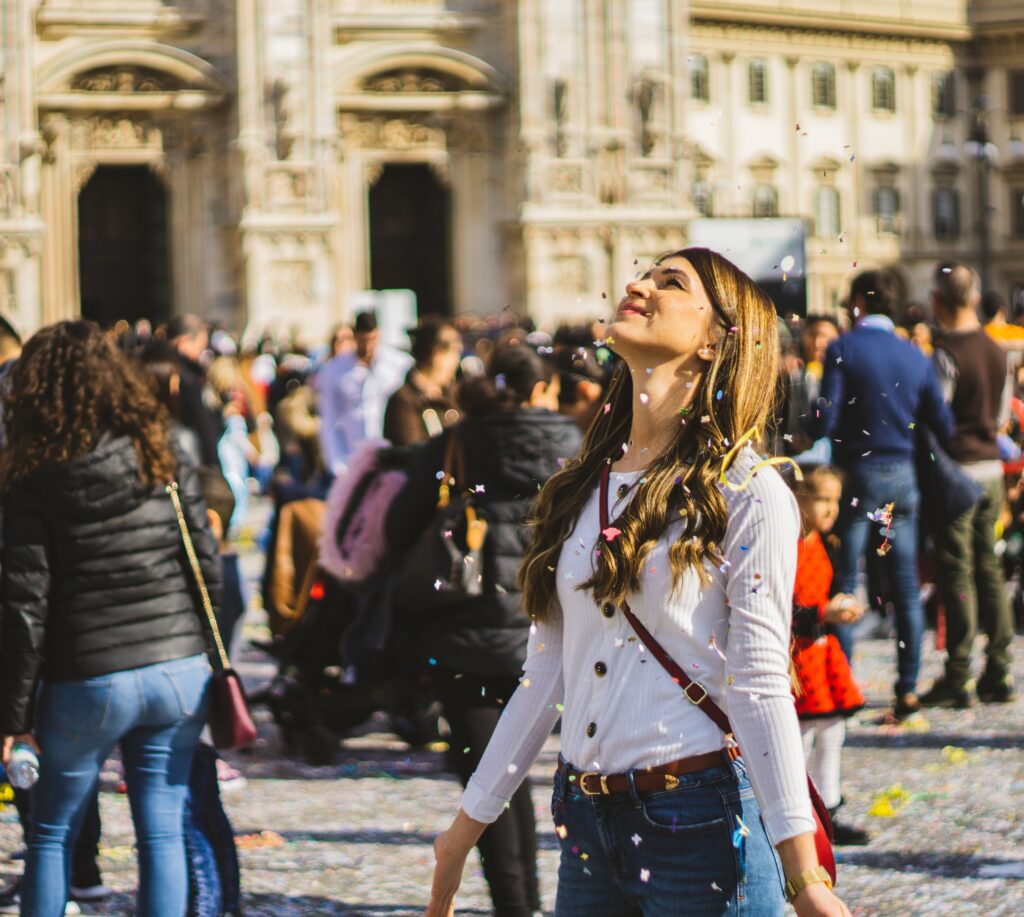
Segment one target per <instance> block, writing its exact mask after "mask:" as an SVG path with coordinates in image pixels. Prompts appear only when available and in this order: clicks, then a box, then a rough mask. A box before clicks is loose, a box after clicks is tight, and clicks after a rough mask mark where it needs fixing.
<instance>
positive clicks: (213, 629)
mask: <svg viewBox="0 0 1024 917" xmlns="http://www.w3.org/2000/svg"><path fill="white" fill-rule="evenodd" d="M167 494H168V496H169V497H170V498H171V503H173V504H174V512H175V513H176V514H177V516H178V528H179V529H180V530H181V541H182V544H184V545H185V554H186V556H187V557H188V562H189V566H190V567H191V568H192V576H193V577H195V581H196V586H198V587H199V597H200V599H201V600H202V604H203V611H205V612H206V619H207V621H208V622H209V624H210V633H212V634H213V642H214V643H215V644H216V645H217V656H218V658H219V659H220V664H221V668H223V669H224V670H225V671H227V670H228V669H230V668H231V662H230V661H229V660H228V654H227V653H226V652H225V651H224V643H223V641H222V640H221V639H220V628H219V627H218V626H217V617H216V615H214V613H213V602H211V601H210V593H209V591H207V588H206V578H205V577H204V576H203V570H202V568H201V567H200V566H199V558H198V557H197V556H196V549H195V545H193V544H192V536H191V535H190V534H189V531H188V523H187V522H186V521H185V513H184V512H183V511H182V508H181V498H180V497H179V496H178V482H177V481H171V483H170V484H168V485H167Z"/></svg>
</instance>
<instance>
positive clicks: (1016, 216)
mask: <svg viewBox="0 0 1024 917" xmlns="http://www.w3.org/2000/svg"><path fill="white" fill-rule="evenodd" d="M1010 212H1011V213H1012V214H1013V234H1014V236H1016V237H1017V238H1018V239H1024V186H1018V187H1016V188H1011V189H1010Z"/></svg>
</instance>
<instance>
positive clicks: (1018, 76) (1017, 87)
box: [1009, 70, 1024, 115]
mask: <svg viewBox="0 0 1024 917" xmlns="http://www.w3.org/2000/svg"><path fill="white" fill-rule="evenodd" d="M1009 80H1010V93H1009V94H1010V114H1011V115H1024V70H1011V71H1010V74H1009Z"/></svg>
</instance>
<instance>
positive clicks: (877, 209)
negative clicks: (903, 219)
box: [872, 186, 900, 234]
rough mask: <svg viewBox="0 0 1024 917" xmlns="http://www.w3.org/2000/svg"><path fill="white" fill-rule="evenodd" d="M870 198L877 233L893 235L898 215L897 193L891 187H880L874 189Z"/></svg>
mask: <svg viewBox="0 0 1024 917" xmlns="http://www.w3.org/2000/svg"><path fill="white" fill-rule="evenodd" d="M872 198H873V199H872V210H874V213H875V227H876V229H877V231H878V232H879V234H892V233H895V232H896V231H897V221H898V220H899V215H900V193H899V191H897V190H896V189H895V188H893V187H891V186H882V187H879V188H875V191H874V194H873V195H872Z"/></svg>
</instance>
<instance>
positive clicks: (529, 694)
mask: <svg viewBox="0 0 1024 917" xmlns="http://www.w3.org/2000/svg"><path fill="white" fill-rule="evenodd" d="M564 693H565V691H564V679H563V675H562V622H561V618H558V619H556V620H553V621H550V622H547V623H543V624H534V625H533V626H532V627H531V628H530V643H529V648H528V650H527V657H526V664H525V665H524V666H523V677H522V679H520V682H519V687H518V688H516V691H515V693H514V694H513V695H512V697H511V698H510V699H509V702H508V706H507V707H506V708H505V712H504V713H503V714H502V715H501V719H499V720H498V726H497V728H496V729H495V730H494V733H493V735H492V736H491V740H490V741H489V742H488V743H487V750H486V751H485V752H484V754H483V757H482V758H481V760H480V765H479V767H477V769H476V772H475V773H474V774H473V776H472V777H470V780H469V785H468V786H467V787H466V791H465V793H464V794H463V796H462V805H461V807H460V808H459V811H458V813H457V814H456V816H455V820H454V821H453V822H452V824H451V826H450V827H449V828H448V830H447V831H445V832H444V833H443V834H441V835H439V836H438V838H437V840H436V841H434V856H435V858H436V861H437V863H436V866H435V867H434V881H433V885H432V887H431V891H430V906H429V907H428V908H427V912H426V914H427V917H448V915H449V914H451V913H453V910H452V909H453V907H454V901H455V893H456V892H457V891H458V888H459V884H460V883H461V881H462V871H463V869H464V867H465V865H466V858H467V857H468V856H469V854H470V851H471V850H472V849H473V847H474V845H475V844H476V842H477V841H478V840H479V839H480V835H481V834H483V833H484V831H485V830H486V828H487V826H488V824H490V823H491V822H493V821H495V820H496V819H497V818H498V816H499V815H501V813H502V812H503V811H504V810H505V805H506V803H507V802H508V800H509V799H511V798H512V794H513V793H515V791H516V790H517V789H519V785H520V784H521V783H522V782H523V780H525V779H526V776H527V774H528V773H529V770H530V767H531V766H532V764H533V762H534V761H535V760H536V758H537V755H538V754H540V750H541V748H543V747H544V742H545V741H546V740H547V737H548V736H549V735H550V734H551V730H552V729H553V728H554V725H555V722H556V721H557V720H558V718H559V716H561V707H562V699H563V696H564Z"/></svg>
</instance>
